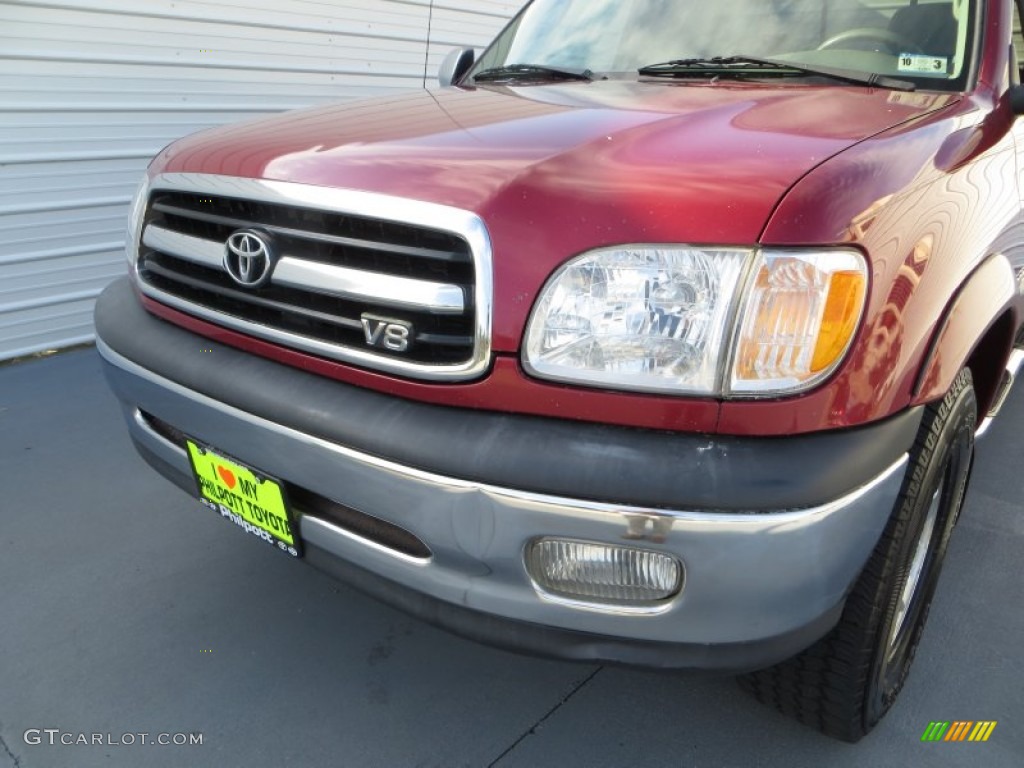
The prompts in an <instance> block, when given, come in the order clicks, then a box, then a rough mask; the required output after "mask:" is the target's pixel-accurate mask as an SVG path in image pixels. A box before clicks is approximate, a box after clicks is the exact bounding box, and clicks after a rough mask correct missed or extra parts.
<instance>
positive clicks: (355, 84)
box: [0, 0, 521, 360]
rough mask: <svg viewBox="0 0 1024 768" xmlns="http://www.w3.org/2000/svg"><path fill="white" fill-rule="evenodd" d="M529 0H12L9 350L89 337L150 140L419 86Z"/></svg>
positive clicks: (3, 147)
mask: <svg viewBox="0 0 1024 768" xmlns="http://www.w3.org/2000/svg"><path fill="white" fill-rule="evenodd" d="M519 5H521V2H520V0H514V1H513V2H501V1H499V0H436V2H434V3H431V2H430V0H351V1H349V2H345V1H343V0H336V1H335V2H326V1H322V2H315V1H314V0H206V1H203V0H144V1H143V0H64V1H63V2H61V1H60V0H13V1H9V2H2V1H0V114H2V115H3V119H2V120H0V360H2V359H7V358H11V357H16V356H19V355H24V354H29V353H32V352H36V351H39V350H44V349H50V348H54V347H59V346H65V345H68V344H74V343H78V342H83V341H88V340H90V339H91V338H92V322H91V312H92V305H93V300H94V298H95V297H96V296H97V295H98V294H99V292H100V291H101V290H102V288H103V287H104V286H105V285H106V284H107V283H108V282H109V281H110V280H111V279H113V278H114V277H116V276H118V275H120V274H123V272H124V261H123V256H122V252H123V245H124V243H123V232H124V224H125V217H126V215H127V207H128V202H129V198H130V197H131V194H132V191H133V190H134V187H135V184H136V182H137V181H138V179H139V177H140V174H141V173H142V170H143V169H144V168H145V166H146V164H147V163H148V161H149V158H150V157H152V156H153V155H155V154H156V153H157V152H158V151H159V150H160V149H161V148H162V147H163V146H165V145H166V144H167V143H169V142H170V141H172V140H173V139H175V138H177V137H179V136H182V135H185V134H187V133H191V132H193V131H196V130H198V129H201V128H205V127H208V126H212V125H218V124H221V123H225V122H230V121H235V120H241V119H245V118H250V117H253V116H255V115H259V114H263V113H268V112H274V111H279V110H284V109H291V108H294V107H301V106H307V105H309V104H315V103H323V102H328V101H340V100H344V99H355V98H360V97H367V96H372V95H378V94H386V93H388V92H392V91H398V90H400V89H408V88H415V87H422V85H423V84H424V82H429V81H430V80H432V78H433V77H434V74H435V72H436V70H437V67H438V65H439V64H440V61H441V59H442V58H443V56H444V54H445V53H447V51H448V50H449V49H450V48H452V47H453V46H456V45H475V46H477V47H481V46H483V45H484V44H486V42H487V41H488V40H489V39H490V38H491V37H493V35H494V34H495V33H496V32H497V31H498V30H499V29H500V28H501V26H503V25H504V23H505V21H506V20H507V19H508V17H509V16H511V15H512V14H513V13H514V12H515V10H516V9H517V8H518V7H519Z"/></svg>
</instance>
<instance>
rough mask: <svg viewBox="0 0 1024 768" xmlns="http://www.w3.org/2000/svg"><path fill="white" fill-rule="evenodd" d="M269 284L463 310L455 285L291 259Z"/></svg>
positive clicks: (430, 309)
mask: <svg viewBox="0 0 1024 768" xmlns="http://www.w3.org/2000/svg"><path fill="white" fill-rule="evenodd" d="M270 282H272V283H279V284H281V285H288V286H291V287H293V288H307V289H309V290H314V291H317V292H319V293H326V294H329V295H331V296H345V297H348V298H358V299H367V300H371V301H379V302H386V303H387V304H389V305H390V306H393V307H402V308H404V309H420V310H427V311H428V312H437V313H439V314H455V315H459V314H462V313H463V312H464V311H465V310H466V302H465V299H464V297H463V294H462V288H460V287H459V286H457V285H445V284H443V283H428V282H425V281H423V280H411V279H409V278H407V277H395V276H393V275H381V274H375V273H373V272H363V271H360V270H356V269H346V268H345V267H335V266H332V265H329V264H318V263H316V262H312V261H301V260H299V259H294V258H292V257H291V256H285V257H284V258H282V259H281V261H279V262H278V264H277V267H276V268H275V269H274V273H273V275H272V276H271V278H270ZM314 286H315V287H314Z"/></svg>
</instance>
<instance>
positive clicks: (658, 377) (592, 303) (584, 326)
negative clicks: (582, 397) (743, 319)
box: [523, 247, 749, 394]
mask: <svg viewBox="0 0 1024 768" xmlns="http://www.w3.org/2000/svg"><path fill="white" fill-rule="evenodd" d="M748 257H749V252H747V251H742V250H697V249H689V248H657V247H649V248H619V249H608V250H600V251H593V252H591V253H588V254H585V255H584V256H581V257H579V258H577V259H574V260H573V261H571V262H569V263H568V264H566V265H565V266H563V267H562V268H561V269H560V270H559V271H558V272H557V273H556V274H555V275H554V276H553V277H552V279H551V280H550V281H549V282H548V285H547V287H546V288H545V290H544V293H543V295H542V296H541V299H540V302H539V303H538V305H537V307H536V309H535V310H534V314H533V317H532V319H531V321H530V326H529V328H528V329H527V333H526V350H525V354H524V358H523V359H524V365H525V366H526V368H527V370H529V371H531V372H532V373H534V374H536V375H538V376H540V377H543V378H547V379H556V380H561V381H571V382H585V383H590V384H594V385H600V386H607V387H612V388H621V389H634V390H645V391H655V392H674V393H693V394H714V393H715V392H716V391H717V389H718V382H719V371H720V370H721V364H722V358H723V350H724V348H725V343H726V341H727V335H726V334H727V330H728V321H729V315H730V312H731V310H732V308H733V306H734V304H735V299H736V295H737V292H738V290H739V287H740V283H741V282H742V276H743V269H744V265H745V264H746V262H747V260H748Z"/></svg>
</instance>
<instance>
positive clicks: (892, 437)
mask: <svg viewBox="0 0 1024 768" xmlns="http://www.w3.org/2000/svg"><path fill="white" fill-rule="evenodd" d="M96 332H97V335H98V336H99V338H100V339H101V340H102V341H103V342H104V343H105V344H106V345H107V346H109V347H110V348H111V349H112V350H113V351H114V352H116V353H118V354H120V355H122V356H123V357H125V358H127V359H128V360H131V361H132V362H134V363H136V364H138V365H139V366H141V367H142V368H144V369H146V370H148V371H150V372H152V373H153V374H155V375H157V376H160V377H163V378H166V379H169V380H171V381H173V382H176V383H178V384H180V385H181V386H183V387H186V388H187V389H190V390H193V391H195V392H197V393H200V394H202V395H205V396H207V397H209V398H212V399H213V400H216V401H218V402H221V403H224V404H226V405H229V406H232V407H234V408H237V409H239V410H241V411H245V412H247V413H250V414H252V415H254V416H258V417H260V418H263V419H267V420H269V421H272V422H275V423H277V424H280V425H283V426H286V427H289V428H291V429H294V430H297V431H299V432H302V433H304V434H309V435H313V436H316V437H319V438H322V439H324V440H328V441H330V442H333V443H336V444H338V445H342V446H345V447H348V448H351V449H353V450H357V451H361V452H363V453H367V454H370V455H373V456H377V457H379V458H384V459H388V460H390V461H393V462H395V463H397V464H401V465H403V466H406V467H412V468H415V469H420V470H423V471H427V472H432V473H435V474H438V475H443V476H445V477H449V478H456V479H460V480H469V481H474V482H479V483H483V484H487V485H492V486H497V487H500V488H509V489H515V490H517V491H526V492H533V493H540V494H548V495H553V496H561V497H565V498H569V499H580V500H588V501H597V502H602V503H610V504H624V505H629V506H639V507H653V508H662V509H672V510H699V511H711V510H721V511H729V512H767V511H778V510H793V509H804V508H808V507H814V506H819V505H821V504H825V503H828V502H831V501H833V500H835V499H838V498H840V497H842V496H844V495H846V494H847V493H850V492H851V491H854V490H856V489H857V488H859V487H861V486H862V485H864V484H865V483H867V482H869V481H871V480H873V479H874V478H875V477H877V476H878V475H880V474H881V473H882V472H884V471H885V470H887V469H888V468H889V467H891V466H892V465H893V464H894V463H896V462H897V461H898V460H899V459H900V457H901V456H902V455H903V454H904V453H906V452H907V451H908V450H909V449H910V446H911V445H912V443H913V441H914V437H915V435H916V434H917V430H918V426H919V425H920V422H921V417H922V413H923V410H922V409H921V408H916V409H911V410H908V411H906V412H904V413H901V414H898V415H897V416H895V417H893V418H891V419H888V420H887V421H884V422H880V423H877V424H872V425H870V426H867V427H862V428H859V429H849V430H842V431H837V432H823V433H815V434H811V435H801V436H794V437H771V438H757V437H732V436H715V435H711V436H709V435H698V434H678V433H669V432H656V431H652V430H641V429H630V428H627V427H619V426H605V425H601V424H588V423H581V422H574V421H565V420H559V419H550V418H542V417H536V416H524V415H520V414H504V413H495V412H491V411H479V410H472V409H460V408H453V407H446V406H438V405H431V404H425V403H417V402H414V401H410V400H404V399H401V398H397V397H393V396H390V395H385V394H381V393H379V392H374V391H371V390H366V389H360V388H358V387H354V386H351V385H348V384H344V383H342V382H338V381H335V380H333V379H328V378H326V377H323V376H318V375H316V374H312V373H308V372H306V371H302V370H300V369H297V368H292V367H290V366H287V365H282V364H280V363H276V362H273V361H271V360H267V359H265V358H262V357H259V356H257V355H253V354H250V353H247V352H243V351H240V350H237V349H234V348H233V347H228V346H224V345H221V344H218V343H216V342H213V341H211V340H209V339H207V338H205V337H201V336H198V335H196V334H194V333H191V332H190V331H186V330H185V329H183V328H179V327H178V326H175V325H172V324H171V323H168V322H166V321H164V320H161V319H160V318H157V317H155V316H154V315H152V314H150V313H149V312H147V311H146V310H145V309H144V308H143V307H142V305H141V304H140V303H139V300H138V298H137V297H136V295H135V292H134V290H133V288H132V287H131V284H130V283H129V281H128V279H127V278H124V279H122V280H119V281H117V282H115V283H113V284H112V285H111V286H109V287H108V288H107V289H106V290H105V291H104V292H103V294H102V295H101V296H100V298H99V300H98V302H97V305H96ZM204 349H207V350H210V349H212V350H214V354H213V355H211V354H210V353H208V352H203V351H202V350H204ZM211 359H213V360H216V361H217V364H216V365H211ZM538 446H543V450H538ZM556 459H557V460H556Z"/></svg>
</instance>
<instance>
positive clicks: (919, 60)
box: [897, 53, 949, 75]
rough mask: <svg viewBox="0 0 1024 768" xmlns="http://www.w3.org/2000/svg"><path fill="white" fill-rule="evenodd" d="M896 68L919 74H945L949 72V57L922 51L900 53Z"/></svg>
mask: <svg viewBox="0 0 1024 768" xmlns="http://www.w3.org/2000/svg"><path fill="white" fill-rule="evenodd" d="M897 68H898V69H899V71H900V72H916V73H917V74H920V75H945V74H946V73H947V72H949V59H948V58H946V57H945V56H928V55H926V54H923V53H901V54H900V60H899V64H898V67H897Z"/></svg>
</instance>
